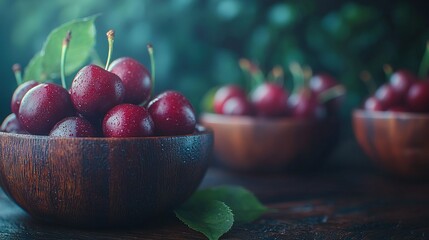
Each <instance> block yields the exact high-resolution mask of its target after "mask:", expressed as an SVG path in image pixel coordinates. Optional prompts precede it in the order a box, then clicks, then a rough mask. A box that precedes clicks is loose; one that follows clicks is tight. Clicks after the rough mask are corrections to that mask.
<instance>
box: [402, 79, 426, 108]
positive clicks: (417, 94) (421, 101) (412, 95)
mask: <svg viewBox="0 0 429 240" xmlns="http://www.w3.org/2000/svg"><path fill="white" fill-rule="evenodd" d="M407 103H408V106H409V107H410V109H411V110H412V111H413V112H429V80H428V79H426V80H424V81H417V82H415V83H414V84H413V85H412V86H411V88H410V90H409V91H408V95H407Z"/></svg>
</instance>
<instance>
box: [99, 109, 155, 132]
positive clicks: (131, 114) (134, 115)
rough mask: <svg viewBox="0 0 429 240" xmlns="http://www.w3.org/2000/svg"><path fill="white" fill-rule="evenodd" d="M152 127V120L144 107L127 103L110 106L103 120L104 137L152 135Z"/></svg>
mask: <svg viewBox="0 0 429 240" xmlns="http://www.w3.org/2000/svg"><path fill="white" fill-rule="evenodd" d="M154 128H155V126H154V122H153V120H152V118H151V116H150V115H149V112H148V111H147V110H146V108H144V107H141V106H137V105H134V104H129V103H125V104H121V105H118V106H116V107H114V108H112V109H111V110H110V111H109V112H107V114H106V116H105V117H104V120H103V134H104V136H105V137H146V136H152V135H153V134H154Z"/></svg>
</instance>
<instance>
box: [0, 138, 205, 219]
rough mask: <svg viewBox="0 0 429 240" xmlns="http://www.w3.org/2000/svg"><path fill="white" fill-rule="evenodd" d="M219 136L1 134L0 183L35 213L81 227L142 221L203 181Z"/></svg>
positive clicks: (183, 197) (181, 198) (175, 203)
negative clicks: (57, 136)
mask: <svg viewBox="0 0 429 240" xmlns="http://www.w3.org/2000/svg"><path fill="white" fill-rule="evenodd" d="M212 145H213V135H212V133H211V132H207V131H205V132H200V133H196V134H192V135H187V136H178V137H151V138H129V139H107V138H84V139H82V138H49V137H41V136H30V135H16V134H6V133H0V183H1V186H2V187H3V189H4V191H5V192H6V193H7V194H8V195H9V196H10V197H11V198H12V199H14V201H15V202H16V203H17V204H18V205H19V206H21V207H22V208H23V209H25V210H26V211H27V212H28V213H29V214H30V215H32V216H34V217H35V218H38V219H42V220H45V221H49V222H54V223H62V224H70V225H77V226H116V225H127V226H128V225H130V224H140V223H141V222H142V221H144V220H146V219H148V218H150V217H151V216H154V215H155V216H159V215H162V214H165V213H166V212H169V211H171V209H173V208H175V207H177V206H178V205H180V204H181V203H182V202H183V201H184V200H186V199H187V198H188V197H189V196H190V195H191V194H192V193H193V192H194V191H195V189H196V188H197V186H198V185H199V183H200V182H201V180H202V178H203V176H204V174H205V172H206V169H207V167H208V164H209V160H210V157H211V154H212Z"/></svg>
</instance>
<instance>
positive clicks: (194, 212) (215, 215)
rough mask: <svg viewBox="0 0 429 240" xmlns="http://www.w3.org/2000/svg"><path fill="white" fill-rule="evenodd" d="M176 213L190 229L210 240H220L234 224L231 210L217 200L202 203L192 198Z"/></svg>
mask: <svg viewBox="0 0 429 240" xmlns="http://www.w3.org/2000/svg"><path fill="white" fill-rule="evenodd" d="M175 213H176V216H177V218H179V219H180V220H181V221H182V222H183V223H185V224H186V225H187V226H188V227H190V228H192V229H194V230H195V231H198V232H201V233H203V234H204V235H205V236H206V237H207V238H208V239H209V240H217V239H219V238H220V237H221V236H222V235H223V234H225V233H226V232H228V231H229V230H230V229H231V227H232V224H233V223H234V216H233V214H232V212H231V209H230V208H229V207H228V206H227V205H226V204H225V203H223V202H220V201H216V200H208V201H201V199H195V198H193V197H191V199H190V200H188V201H187V202H186V203H185V204H184V205H182V206H181V207H180V208H179V209H177V210H176V211H175Z"/></svg>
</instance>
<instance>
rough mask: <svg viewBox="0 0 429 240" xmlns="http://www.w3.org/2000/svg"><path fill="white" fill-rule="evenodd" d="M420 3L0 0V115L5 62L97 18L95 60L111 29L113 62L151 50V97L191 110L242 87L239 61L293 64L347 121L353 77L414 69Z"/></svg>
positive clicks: (423, 16)
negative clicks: (178, 95)
mask: <svg viewBox="0 0 429 240" xmlns="http://www.w3.org/2000/svg"><path fill="white" fill-rule="evenodd" d="M426 5H428V4H426V3H425V1H420V2H418V1H406V0H403V1H340V0H328V1H312V0H301V1H273V0H264V1H246V0H199V1H197V0H174V1H173V0H170V1H168V0H158V1H155V0H142V1H130V0H128V1H125V0H124V1H114V0H105V1H90V0H73V1H68V0H57V1H47V0H44V1H24V0H17V1H12V0H0V15H1V18H2V19H1V21H0V26H1V30H2V31H0V43H1V46H2V57H1V58H0V69H1V71H0V72H1V74H2V76H1V83H2V84H1V87H0V103H1V105H0V117H1V118H4V117H5V116H6V115H7V114H8V113H9V112H10V106H9V101H10V98H11V95H12V93H13V90H14V88H15V87H16V83H15V80H14V77H13V73H12V71H11V70H10V69H11V66H12V64H13V63H21V64H22V65H23V66H26V65H27V63H28V61H29V60H30V58H31V57H32V56H33V55H34V54H35V53H36V52H37V51H39V50H40V49H41V46H42V44H43V41H44V40H45V38H46V37H47V35H48V34H49V32H50V31H51V30H52V29H53V28H55V27H57V26H59V25H60V24H62V23H65V22H67V21H69V20H71V19H74V18H77V17H85V16H89V15H93V14H96V13H101V14H102V15H101V16H100V17H99V18H98V19H97V21H96V27H97V31H98V34H97V46H96V48H97V51H98V52H99V55H100V57H101V59H103V61H104V59H105V57H106V54H107V41H106V39H105V32H106V31H107V30H108V29H110V28H113V29H115V30H116V40H115V49H114V54H113V58H117V57H120V56H125V55H127V56H131V57H133V58H136V59H139V60H141V61H142V62H143V63H144V64H149V58H148V56H147V52H146V44H147V43H148V42H151V43H153V45H154V47H155V51H156V60H157V85H156V91H157V92H159V91H161V90H165V89H177V90H179V91H182V92H183V93H185V94H186V95H187V96H188V97H189V98H190V100H191V101H192V103H193V104H194V106H196V108H198V106H199V100H200V99H201V98H202V96H203V95H204V93H205V92H206V91H208V90H209V89H210V88H211V87H213V86H217V85H221V84H224V83H230V82H240V81H241V80H242V78H243V75H242V73H241V71H240V69H239V67H238V64H237V61H238V59H239V58H241V57H247V58H249V59H252V60H254V61H255V62H257V63H258V64H259V65H260V66H261V68H262V69H263V70H264V71H268V70H270V69H271V67H273V66H274V65H276V64H280V65H282V66H284V67H287V65H288V64H289V63H290V62H291V61H299V62H300V63H302V64H307V65H309V66H311V67H312V68H313V69H314V72H316V73H317V72H321V71H323V72H329V73H331V74H332V75H333V76H335V77H336V78H337V79H338V81H340V82H342V83H344V84H345V85H346V87H347V89H348V95H347V98H346V102H345V104H344V109H343V115H342V116H343V118H344V119H345V120H346V121H348V120H349V116H350V110H351V109H353V108H354V107H356V106H358V105H359V104H360V103H361V101H362V98H363V97H364V96H365V95H366V94H367V92H366V90H365V88H364V86H363V84H362V83H361V82H360V80H359V73H360V72H361V71H362V70H369V71H370V72H371V73H372V74H373V75H374V76H375V79H376V80H377V81H378V83H381V82H383V81H385V77H384V75H383V71H382V66H383V64H385V63H390V64H392V65H393V67H394V68H398V67H404V68H408V69H410V70H412V71H415V72H416V71H417V68H418V65H419V62H420V59H421V57H422V55H423V51H424V47H425V43H426V41H427V40H428V39H429V34H428V33H429V31H427V27H428V23H429V21H428V20H429V15H428V14H427V9H428V8H427V6H426ZM147 66H149V65H147ZM69 78H72V77H71V76H70V77H69Z"/></svg>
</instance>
